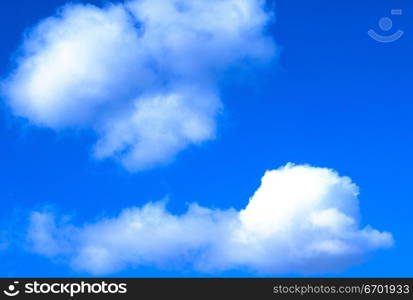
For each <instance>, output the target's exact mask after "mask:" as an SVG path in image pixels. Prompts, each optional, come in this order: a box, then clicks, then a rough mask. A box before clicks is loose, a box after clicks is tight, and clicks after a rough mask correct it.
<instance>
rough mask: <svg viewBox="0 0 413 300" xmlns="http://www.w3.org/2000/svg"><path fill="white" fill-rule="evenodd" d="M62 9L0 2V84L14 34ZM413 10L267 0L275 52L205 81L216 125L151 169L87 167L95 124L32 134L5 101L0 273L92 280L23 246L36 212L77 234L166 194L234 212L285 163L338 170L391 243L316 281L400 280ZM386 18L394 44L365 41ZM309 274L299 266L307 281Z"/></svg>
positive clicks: (407, 236)
mask: <svg viewBox="0 0 413 300" xmlns="http://www.w3.org/2000/svg"><path fill="white" fill-rule="evenodd" d="M84 2H85V3H86V2H88V3H93V4H96V5H102V2H101V1H84ZM65 3H66V1H49V0H45V1H41V3H37V2H36V3H33V1H23V0H19V1H2V2H1V4H0V12H1V14H2V16H1V18H0V22H1V26H2V28H3V29H4V30H2V31H1V33H0V34H1V41H2V43H1V46H0V65H1V66H2V68H1V76H2V77H3V78H6V77H7V76H9V74H10V72H11V71H12V70H13V69H15V67H16V64H15V60H14V59H13V56H14V57H15V56H16V49H18V48H19V47H20V45H21V43H22V34H23V32H24V31H25V30H26V29H27V28H29V27H31V26H33V25H34V24H36V23H37V22H38V21H39V20H41V19H44V18H45V17H48V16H50V15H52V14H53V13H54V12H55V10H56V9H57V7H59V6H60V5H63V4H65ZM394 8H400V9H403V15H401V16H391V15H390V10H391V9H394ZM412 8H413V5H412V3H410V1H391V2H390V1H363V2H362V3H361V2H359V1H346V2H340V3H338V2H332V1H316V0H311V1H287V0H278V1H276V2H275V9H274V12H275V15H276V22H275V23H274V24H272V25H271V26H270V27H269V28H268V30H269V35H270V38H272V39H274V40H275V43H276V45H277V49H278V51H277V52H278V54H277V58H276V59H274V60H273V61H272V62H271V63H270V62H266V63H261V64H259V66H253V67H251V68H249V67H245V68H242V71H240V70H239V69H238V68H229V69H227V70H226V71H225V72H224V71H223V72H222V73H220V74H219V76H218V79H216V80H217V81H218V83H217V85H218V86H219V90H220V99H221V101H222V103H223V105H224V109H223V112H222V113H221V114H219V116H218V117H216V122H217V129H216V133H215V135H216V137H215V138H214V139H206V140H205V141H203V142H202V143H200V145H199V146H189V147H186V148H185V149H183V151H180V152H179V153H177V154H176V156H174V157H173V158H172V159H170V160H168V163H166V164H161V165H159V166H155V167H154V168H151V169H148V170H142V171H141V170H139V171H137V172H135V171H134V172H131V171H130V170H129V171H128V170H127V169H125V168H124V167H122V164H121V163H118V162H117V161H115V160H113V159H105V160H98V159H95V158H94V157H93V155H92V154H91V152H92V150H91V149H93V145H94V144H95V142H96V133H95V132H94V131H93V130H78V129H71V128H69V129H63V130H60V129H59V130H53V129H50V128H43V127H47V126H43V127H42V126H33V125H31V124H30V123H29V122H28V121H27V118H26V120H25V119H24V118H16V116H15V114H14V113H13V111H12V109H11V108H10V106H9V105H7V104H6V103H7V101H8V100H7V99H5V98H6V96H4V97H3V101H2V103H3V104H2V108H3V109H2V112H1V115H0V139H1V141H2V146H1V147H0V157H1V159H0V178H1V181H0V182H1V183H0V201H1V203H2V207H3V209H2V210H1V212H0V224H1V227H0V228H1V230H0V241H1V239H3V240H4V241H6V243H5V245H4V246H3V247H2V248H3V249H2V250H0V261H1V263H0V275H1V276H12V277H14V276H23V277H31V276H35V277H38V276H89V275H90V273H88V272H86V271H84V270H78V269H76V268H72V267H71V265H70V263H67V261H68V260H70V258H67V257H66V256H65V255H57V256H53V257H50V256H48V255H39V253H36V251H35V250H33V249H32V245H31V244H30V242H28V239H27V234H28V231H29V229H28V228H29V226H30V224H29V219H30V215H31V214H32V212H34V211H41V212H45V211H47V212H49V213H52V214H53V215H57V216H70V219H71V223H72V224H74V225H73V226H76V227H77V228H81V226H83V225H82V224H92V223H95V222H99V220H101V219H102V218H108V217H116V216H117V215H118V214H119V213H120V212H121V211H122V210H124V209H125V208H128V207H134V206H137V207H141V206H143V205H145V204H146V203H148V202H150V201H159V200H162V199H164V198H165V197H168V198H169V201H168V204H167V208H168V211H169V212H170V213H172V214H183V213H185V211H186V210H187V204H188V203H192V202H196V203H198V204H199V205H201V206H203V207H208V208H211V209H218V208H219V209H224V210H225V209H229V208H231V207H233V208H234V209H236V210H241V209H243V208H244V207H245V206H246V205H247V203H248V199H249V198H250V197H251V196H252V195H253V194H254V192H255V191H256V190H257V189H258V187H259V186H260V179H261V177H262V176H263V174H264V172H265V171H266V170H270V169H278V168H279V167H281V166H284V165H285V164H287V163H288V162H292V163H295V164H309V165H311V166H315V167H322V168H331V169H334V170H336V171H337V172H338V173H339V174H340V175H342V176H349V177H350V178H351V179H352V180H353V182H354V183H356V184H357V185H358V186H359V187H360V195H359V197H358V198H359V201H360V211H361V226H360V227H364V226H365V225H368V224H371V225H372V226H373V227H374V228H377V229H378V230H380V231H387V232H390V233H391V234H392V235H393V238H394V241H395V243H394V245H393V246H392V247H391V248H389V249H378V250H377V251H371V252H368V253H366V255H365V257H364V259H363V260H362V261H360V262H359V263H357V264H355V265H351V266H348V267H346V268H344V269H342V270H340V271H339V272H333V271H331V272H330V271H325V272H322V273H321V274H315V275H314V276H357V277H358V276H362V277H365V276H368V277H373V276H378V277H386V276H393V277H397V276H411V275H412V274H411V269H412V267H413V265H412V260H411V252H412V248H413V240H412V235H411V229H412V225H413V224H412V222H413V221H412V220H413V219H412V213H411V211H412V208H413V204H412V202H411V199H413V197H412V196H413V195H412V191H411V188H410V180H411V174H410V173H411V170H412V167H413V163H412V159H411V155H410V154H411V149H412V146H413V140H412V134H411V130H412V128H413V124H412V123H413V121H412V118H411V111H412V109H413V104H412V102H411V101H410V98H411V94H412V88H411V84H410V82H411V80H412V77H413V76H412V75H413V73H412V56H411V53H413V52H412V45H413V43H412V40H411V39H412V35H411V34H410V32H411V30H412V29H413V22H412V21H411V20H413V18H412V16H411V11H412ZM385 16H389V17H391V18H392V19H393V22H394V28H393V29H394V31H395V30H397V29H402V30H404V31H405V34H404V36H403V37H402V38H401V39H400V40H398V41H395V42H393V43H388V44H383V43H379V42H377V41H374V40H372V39H371V38H370V37H369V36H368V35H367V31H368V30H369V29H375V30H376V31H377V32H380V29H379V28H378V20H379V19H380V18H381V17H385ZM393 29H392V30H393ZM382 33H383V32H382ZM383 34H384V33H383ZM13 53H14V54H13ZM49 127H50V126H49ZM52 127H53V126H52ZM58 218H59V217H58ZM0 245H1V243H0ZM0 249H1V248H0ZM37 252H38V251H37ZM40 252H41V251H40ZM311 273H312V272H311V270H308V269H307V273H306V274H305V275H308V276H313V274H311ZM273 274H274V275H275V276H277V275H278V276H297V275H298V276H302V274H303V272H295V271H294V270H292V271H290V270H287V271H283V272H273ZM107 275H110V276H255V275H256V273H255V272H251V271H248V270H246V269H243V268H234V269H232V268H229V269H228V270H224V271H219V272H218V271H217V272H213V273H208V272H199V271H197V270H193V269H192V268H191V267H188V266H183V267H179V268H172V269H168V268H166V270H165V268H158V267H156V266H154V265H150V264H148V265H145V266H140V267H132V266H129V265H127V266H126V267H123V268H121V269H120V270H117V271H114V272H110V273H109V274H107ZM265 275H266V276H267V275H268V274H265ZM270 275H272V274H270Z"/></svg>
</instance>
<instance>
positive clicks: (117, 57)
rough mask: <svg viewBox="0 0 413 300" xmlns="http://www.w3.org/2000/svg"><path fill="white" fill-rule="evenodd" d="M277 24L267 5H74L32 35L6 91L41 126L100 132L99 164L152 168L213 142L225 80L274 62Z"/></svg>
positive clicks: (217, 1) (175, 0) (151, 1)
mask: <svg viewBox="0 0 413 300" xmlns="http://www.w3.org/2000/svg"><path fill="white" fill-rule="evenodd" d="M270 19H271V16H270V15H269V14H268V13H267V12H266V11H265V10H264V2H263V1H261V0H224V1H222V0H201V1H190V0H171V1H163V0H140V1H129V2H126V4H112V5H108V6H107V7H104V8H99V7H96V6H93V5H80V4H69V5H66V6H65V7H63V8H61V9H60V10H59V11H58V13H57V14H56V15H55V16H53V17H50V18H47V19H45V20H43V21H41V22H40V23H39V24H38V25H37V26H36V27H35V28H34V29H33V30H31V32H30V33H29V34H28V35H27V36H26V38H25V41H24V44H23V46H22V48H21V50H20V53H21V56H20V58H19V59H18V61H17V68H16V70H15V71H14V72H13V73H12V74H11V75H10V77H9V78H8V79H7V80H6V81H5V82H4V89H3V90H4V92H5V94H6V96H7V98H8V102H9V105H10V106H11V108H12V110H13V112H14V113H15V114H16V115H18V116H21V117H24V118H27V119H28V120H30V121H31V122H32V123H34V124H37V125H39V126H44V127H49V128H53V129H57V130H58V129H62V128H86V129H92V130H94V131H95V132H96V133H97V134H98V137H99V140H98V142H97V144H96V146H95V151H94V153H95V156H96V157H97V158H108V157H116V158H118V159H119V160H120V161H121V162H122V164H123V165H124V166H125V167H126V168H128V169H130V170H132V171H136V170H142V169H147V168H151V167H152V166H154V165H157V164H159V163H164V162H167V161H169V160H171V159H172V158H173V157H174V156H175V155H176V154H177V153H178V152H179V151H181V150H183V149H184V148H186V147H187V146H189V145H192V144H199V143H201V142H203V141H205V140H208V139H211V138H213V137H214V136H215V127H216V124H215V122H216V121H215V119H216V116H217V114H218V112H219V110H220V108H221V107H222V104H221V100H220V98H219V86H218V82H217V77H218V76H217V74H218V72H221V71H223V70H225V69H227V68H228V67H230V66H231V65H233V64H235V63H239V62H241V61H244V60H251V61H256V60H267V59H271V57H272V56H273V55H274V50H275V47H274V43H273V41H272V40H271V39H270V38H269V37H268V36H267V35H266V34H265V27H266V26H267V24H268V22H269V21H270Z"/></svg>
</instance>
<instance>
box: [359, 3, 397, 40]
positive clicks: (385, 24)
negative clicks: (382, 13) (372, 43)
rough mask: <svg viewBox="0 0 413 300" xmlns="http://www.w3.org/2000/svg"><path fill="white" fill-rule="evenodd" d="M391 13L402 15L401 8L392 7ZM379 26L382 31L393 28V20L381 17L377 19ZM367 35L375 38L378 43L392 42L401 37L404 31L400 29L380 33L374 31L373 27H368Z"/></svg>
mask: <svg viewBox="0 0 413 300" xmlns="http://www.w3.org/2000/svg"><path fill="white" fill-rule="evenodd" d="M391 14H392V15H398V16H400V15H402V14H403V11H402V10H401V9H392V10H391ZM379 27H380V29H381V30H382V31H383V32H389V31H390V30H391V29H392V28H393V21H392V19H390V18H388V17H383V18H381V19H380V20H379ZM367 33H368V35H369V36H370V37H371V38H372V39H374V40H376V41H377V42H380V43H392V42H395V41H397V40H398V39H400V38H401V37H402V35H403V34H404V32H403V31H402V30H397V31H396V32H395V33H393V34H390V35H382V34H379V33H377V32H376V31H374V30H373V29H370V30H369V31H368V32H367Z"/></svg>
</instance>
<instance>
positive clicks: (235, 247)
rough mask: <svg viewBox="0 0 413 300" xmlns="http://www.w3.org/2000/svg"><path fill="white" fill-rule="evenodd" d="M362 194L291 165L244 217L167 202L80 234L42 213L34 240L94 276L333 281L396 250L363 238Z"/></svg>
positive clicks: (378, 236)
mask: <svg viewBox="0 0 413 300" xmlns="http://www.w3.org/2000/svg"><path fill="white" fill-rule="evenodd" d="M358 193H359V191H358V187H357V186H356V185H355V184H354V183H352V181H351V179H350V178H348V177H340V176H339V175H338V174H337V173H336V172H335V171H333V170H331V169H324V168H315V167H311V166H306V165H302V166H295V165H292V164H288V165H286V166H285V167H282V168H280V169H277V170H272V171H268V172H266V174H265V175H264V177H263V178H262V181H261V186H260V187H259V188H258V190H257V191H256V192H255V194H254V195H253V196H252V197H251V198H250V199H249V202H248V204H247V205H246V207H245V209H242V210H241V211H236V210H234V209H228V210H217V209H209V208H205V207H201V206H199V205H197V204H192V205H190V206H189V208H188V210H187V212H186V213H184V214H182V215H174V214H171V213H170V212H168V211H167V209H166V207H165V202H159V203H148V204H147V205H145V206H143V207H135V208H129V209H126V210H124V211H123V212H122V213H121V214H120V215H119V216H117V217H114V218H111V219H103V220H100V221H98V222H96V223H92V224H90V223H89V224H87V225H84V226H80V227H73V226H68V225H58V224H57V223H56V222H55V221H53V219H54V216H53V215H51V214H47V213H38V212H36V213H34V214H33V217H32V220H31V230H30V234H29V238H30V241H31V242H32V244H33V249H34V250H35V251H36V252H38V253H40V254H44V255H48V256H56V255H62V256H65V257H67V258H68V259H69V260H70V264H71V265H72V266H73V267H74V268H76V269H77V270H82V271H87V272H90V273H92V274H96V275H101V274H109V273H113V272H116V271H119V270H121V269H123V268H128V267H139V266H157V267H160V268H165V267H169V268H171V267H173V266H174V267H177V268H178V267H182V266H188V265H189V266H191V267H192V268H194V270H196V271H199V272H221V271H225V270H229V269H247V270H250V271H251V272H255V273H257V274H276V273H283V272H297V273H305V274H313V273H320V272H335V271H339V270H341V269H342V268H345V267H348V266H350V265H352V264H354V263H357V262H358V261H359V260H360V259H362V258H363V256H364V255H365V254H367V253H368V252H370V251H373V250H376V249H379V248H386V247H390V246H392V244H393V238H392V235H391V234H390V233H387V232H380V231H378V230H375V229H373V228H372V227H370V226H367V227H364V228H360V213H359V203H358ZM48 245H52V246H53V247H52V251H50V250H49V248H48ZM58 245H64V246H58ZM59 249H60V250H59ZM60 251H61V252H60Z"/></svg>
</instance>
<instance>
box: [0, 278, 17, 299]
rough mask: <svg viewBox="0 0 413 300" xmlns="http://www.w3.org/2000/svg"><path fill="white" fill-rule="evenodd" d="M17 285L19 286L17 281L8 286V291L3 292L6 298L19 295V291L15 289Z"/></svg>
mask: <svg viewBox="0 0 413 300" xmlns="http://www.w3.org/2000/svg"><path fill="white" fill-rule="evenodd" d="M18 284H19V282H18V281H15V282H13V284H10V285H9V286H8V289H7V290H4V291H3V293H4V294H5V295H6V296H9V297H14V296H17V295H18V294H19V293H20V291H19V290H17V289H16V286H17V285H18Z"/></svg>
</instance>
